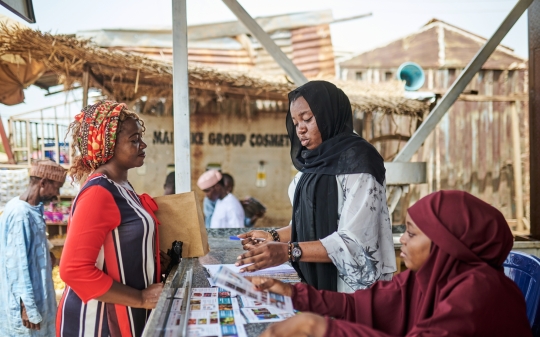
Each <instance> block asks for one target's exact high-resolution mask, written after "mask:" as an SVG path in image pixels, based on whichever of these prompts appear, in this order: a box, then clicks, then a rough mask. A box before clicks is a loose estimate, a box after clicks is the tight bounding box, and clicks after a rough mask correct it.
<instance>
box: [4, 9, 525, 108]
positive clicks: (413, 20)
mask: <svg viewBox="0 0 540 337" xmlns="http://www.w3.org/2000/svg"><path fill="white" fill-rule="evenodd" d="M239 2H240V4H241V5H242V6H244V8H245V9H246V10H247V11H248V12H249V13H250V14H251V15H252V16H254V17H258V16H269V15H277V14H284V13H294V12H303V11H313V10H323V9H331V10H332V12H333V15H334V18H335V19H339V18H343V17H349V16H353V15H359V14H363V13H368V12H371V13H373V15H372V16H371V17H368V18H364V19H359V20H354V21H350V22H343V23H336V24H333V25H332V26H331V30H332V40H333V44H334V47H335V48H337V49H341V50H347V51H352V52H356V53H358V52H362V51H366V50H370V49H372V48H375V47H377V46H382V45H385V44H387V43H388V42H391V41H393V40H395V39H397V38H400V37H402V36H405V35H407V34H410V33H412V32H414V31H415V30H417V29H419V28H420V27H421V26H423V25H424V24H425V23H427V22H428V21H429V20H430V19H432V18H437V19H440V20H443V21H447V22H449V23H451V24H453V25H456V26H458V27H461V28H463V29H466V30H468V31H471V32H473V33H475V34H478V35H481V36H484V37H489V36H491V34H493V32H494V31H495V30H496V29H497V27H498V26H499V24H500V23H501V22H502V20H503V19H504V18H505V16H506V15H507V14H508V12H509V11H510V10H511V9H512V7H513V6H514V5H515V4H516V3H517V0H377V1H373V0H332V1H328V0H240V1H239ZM171 3H172V0H151V1H150V0H93V1H81V0H75V1H74V0H47V1H43V0H39V1H34V10H35V14H36V19H37V24H33V25H30V26H31V27H32V28H35V29H40V30H43V31H50V32H53V33H76V32H77V31H80V30H90V29H99V28H159V27H170V26H171V23H172V10H171V8H172V6H171ZM187 11H188V18H187V19H188V24H189V25H193V24H201V23H210V22H220V21H231V20H235V19H236V17H235V16H234V15H233V14H232V13H231V12H230V11H229V9H228V8H227V7H226V6H225V5H224V4H223V3H222V1H221V0H187ZM0 14H4V15H6V16H10V17H12V18H16V16H14V15H13V14H11V13H10V12H9V11H8V10H6V9H5V8H3V7H0ZM503 44H504V45H506V46H509V47H511V48H513V49H515V52H516V53H517V54H518V55H521V56H523V57H527V54H528V46H527V18H526V15H524V16H523V17H522V18H521V19H520V20H519V21H518V22H517V24H516V25H515V26H514V28H513V29H512V30H511V31H510V32H509V34H508V35H507V36H506V38H505V39H504V40H503ZM43 93H44V92H43V91H41V90H40V89H35V88H30V89H27V92H26V97H27V102H26V103H25V104H19V105H18V106H15V107H5V106H2V105H0V115H2V117H4V118H5V117H6V115H10V114H12V113H16V112H24V111H28V110H29V109H34V108H36V107H40V106H44V104H45V105H52V104H57V103H61V102H63V101H65V100H66V99H71V98H66V96H65V95H55V96H56V97H55V96H52V97H48V98H47V99H43V97H42V96H43ZM60 96H62V97H60Z"/></svg>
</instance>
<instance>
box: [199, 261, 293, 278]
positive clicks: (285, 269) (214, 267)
mask: <svg viewBox="0 0 540 337" xmlns="http://www.w3.org/2000/svg"><path fill="white" fill-rule="evenodd" d="M248 266H249V265H243V266H239V267H237V266H235V265H234V264H207V265H204V268H206V270H207V271H208V273H209V274H210V276H211V277H213V276H214V275H215V274H216V273H217V271H218V270H219V269H220V268H221V267H226V268H228V269H230V270H231V271H233V272H235V273H238V274H240V275H242V276H260V275H264V276H267V275H274V274H295V273H296V271H295V270H294V268H293V267H291V266H290V265H288V264H287V263H284V264H282V265H279V266H276V267H270V268H266V269H262V270H258V271H254V272H245V273H240V269H242V268H246V267H248Z"/></svg>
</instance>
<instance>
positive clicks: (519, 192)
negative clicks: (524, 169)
mask: <svg viewBox="0 0 540 337" xmlns="http://www.w3.org/2000/svg"><path fill="white" fill-rule="evenodd" d="M510 109H511V116H512V154H513V156H512V166H513V167H514V189H515V191H516V199H515V201H516V220H517V228H516V230H517V231H524V230H525V226H524V223H523V176H522V173H521V144H520V137H519V116H518V112H517V108H516V102H511V103H510Z"/></svg>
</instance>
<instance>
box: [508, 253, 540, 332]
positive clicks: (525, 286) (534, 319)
mask: <svg viewBox="0 0 540 337" xmlns="http://www.w3.org/2000/svg"><path fill="white" fill-rule="evenodd" d="M503 266H504V273H505V274H506V276H508V277H509V278H510V279H511V280H512V281H514V282H515V283H516V284H517V286H518V287H519V289H521V291H522V292H523V295H524V296H525V302H526V303H527V318H528V319H529V323H531V329H532V332H533V335H534V336H540V310H538V307H539V304H540V259H539V258H538V257H536V256H533V255H529V254H525V253H522V252H516V251H511V252H510V254H509V255H508V257H507V258H506V260H505V261H504V263H503Z"/></svg>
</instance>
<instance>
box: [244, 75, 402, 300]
mask: <svg viewBox="0 0 540 337" xmlns="http://www.w3.org/2000/svg"><path fill="white" fill-rule="evenodd" d="M286 125H287V132H288V134H289V138H290V140H291V159H292V162H293V164H294V166H295V167H296V168H297V169H298V170H299V171H300V172H299V173H298V174H297V175H296V177H295V179H294V180H293V182H292V183H291V186H290V187H289V196H290V198H291V201H292V204H293V214H292V221H291V224H290V225H289V226H287V227H285V228H281V229H279V230H277V231H269V232H264V231H251V232H249V233H246V234H243V235H240V237H241V238H242V239H244V240H243V241H242V244H243V245H244V249H246V250H249V252H247V253H245V254H243V255H241V256H239V258H238V259H239V261H238V262H237V265H244V264H249V263H253V264H252V265H251V266H248V267H245V268H244V270H245V271H254V270H259V269H264V268H268V267H271V266H276V265H279V264H282V263H284V262H286V261H290V262H292V265H293V267H294V268H295V269H296V271H297V272H298V274H299V275H300V277H301V278H302V280H303V281H305V282H307V283H308V284H310V285H313V286H315V287H316V288H318V289H324V290H333V291H342V292H352V291H355V290H357V289H363V288H367V287H369V286H370V285H371V284H372V283H374V282H375V281H378V280H388V279H390V278H391V277H392V273H393V272H394V271H395V269H396V268H395V253H394V248H393V241H392V230H391V223H390V219H389V215H388V208H387V205H386V195H385V183H384V180H385V168H384V163H383V159H382V157H381V155H380V154H379V153H378V152H377V150H376V149H375V148H374V147H373V146H372V145H371V144H369V143H368V142H367V141H366V140H365V139H363V138H362V137H360V136H358V135H357V134H355V133H354V131H353V127H352V111H351V104H350V102H349V99H348V98H347V96H346V95H345V94H344V93H343V91H342V90H341V89H338V88H337V87H336V86H335V85H333V84H332V83H329V82H326V81H311V82H308V83H306V84H305V85H303V86H301V87H299V88H297V89H296V90H293V91H292V92H290V93H289V113H288V114H287V118H286ZM257 238H263V239H265V241H263V242H261V241H259V240H257ZM288 242H289V243H288Z"/></svg>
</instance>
